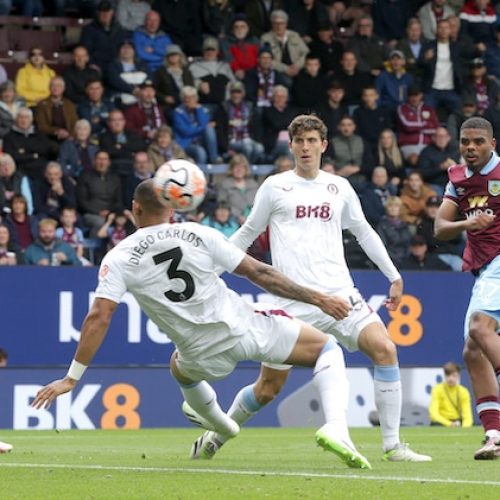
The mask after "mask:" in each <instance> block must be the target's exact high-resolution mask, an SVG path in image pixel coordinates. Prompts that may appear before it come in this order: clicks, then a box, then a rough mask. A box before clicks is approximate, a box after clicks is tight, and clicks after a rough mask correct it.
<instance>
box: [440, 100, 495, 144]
mask: <svg viewBox="0 0 500 500" xmlns="http://www.w3.org/2000/svg"><path fill="white" fill-rule="evenodd" d="M475 114H476V101H475V99H474V98H473V97H472V96H468V95H465V96H464V97H463V99H462V104H461V106H460V108H458V109H456V110H455V111H454V112H453V113H451V114H450V115H449V116H448V119H447V120H446V128H447V130H448V133H449V134H450V140H451V141H452V142H454V143H455V144H458V140H459V137H460V127H461V126H462V123H463V122H464V121H465V120H466V119H467V118H471V117H472V116H474V115H475ZM485 118H486V116H485ZM490 121H491V120H490Z"/></svg>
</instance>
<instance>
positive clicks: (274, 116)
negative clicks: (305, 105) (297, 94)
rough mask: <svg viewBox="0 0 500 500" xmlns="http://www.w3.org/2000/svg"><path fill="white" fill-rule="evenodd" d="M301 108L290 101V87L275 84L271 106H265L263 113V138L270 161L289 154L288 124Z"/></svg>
mask: <svg viewBox="0 0 500 500" xmlns="http://www.w3.org/2000/svg"><path fill="white" fill-rule="evenodd" d="M299 113H300V112H299V110H298V109H297V108H295V107H294V106H292V105H290V104H289V102H288V89H287V88H286V87H285V86H283V85H275V86H274V87H273V93H272V97H271V106H270V107H269V108H264V112H263V115H262V134H263V135H262V140H263V143H264V148H265V151H266V153H267V155H268V159H269V160H270V161H274V160H275V159H276V158H277V157H278V156H282V155H289V154H290V150H289V148H288V142H289V137H288V130H287V129H288V125H289V124H290V122H291V121H292V120H293V118H295V117H296V116H297V115H298V114H299Z"/></svg>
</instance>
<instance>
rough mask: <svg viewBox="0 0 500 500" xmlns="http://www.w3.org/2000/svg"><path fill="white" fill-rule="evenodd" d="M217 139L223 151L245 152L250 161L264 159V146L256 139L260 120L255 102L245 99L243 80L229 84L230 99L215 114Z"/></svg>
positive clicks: (254, 161)
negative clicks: (256, 112)
mask: <svg viewBox="0 0 500 500" xmlns="http://www.w3.org/2000/svg"><path fill="white" fill-rule="evenodd" d="M215 121H216V123H217V125H216V131H217V140H218V144H219V147H220V148H221V149H222V150H223V151H228V153H229V155H232V154H234V153H242V154H244V155H245V156H246V157H247V159H248V161H249V162H250V163H260V162H261V161H262V160H263V155H264V146H263V145H262V144H261V143H260V142H258V141H257V140H255V137H257V134H258V132H259V130H258V129H259V125H258V120H257V117H256V115H255V112H254V108H253V104H252V103H251V102H249V101H246V100H245V87H244V85H243V83H242V82H239V81H236V82H232V83H230V84H229V99H228V100H227V101H225V102H224V103H223V104H222V106H221V110H220V111H219V113H218V114H217V115H216V116H215Z"/></svg>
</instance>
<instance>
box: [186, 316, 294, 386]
mask: <svg viewBox="0 0 500 500" xmlns="http://www.w3.org/2000/svg"><path fill="white" fill-rule="evenodd" d="M301 326H302V325H301V322H300V321H297V320H295V319H293V318H292V317H291V316H288V315H287V314H286V313H285V312H284V311H283V310H281V309H280V308H279V307H278V306H276V307H274V308H273V309H269V310H260V309H259V311H256V312H255V315H254V317H253V320H252V323H251V324H250V325H248V331H247V332H246V333H245V335H242V336H240V337H239V342H238V343H237V344H236V345H235V346H233V347H231V348H230V349H228V350H226V351H223V352H221V353H217V354H213V355H211V356H209V357H206V358H201V357H199V356H198V357H197V358H196V359H186V358H184V357H183V355H182V352H178V356H177V366H178V368H179V371H180V372H181V373H182V375H184V376H185V377H187V378H190V379H191V380H193V381H198V380H218V379H222V378H224V377H226V376H227V375H229V374H230V373H231V372H232V371H233V370H234V368H235V366H236V364H237V363H238V362H239V361H245V360H253V361H261V362H263V361H268V362H270V363H283V362H284V361H286V360H287V359H288V357H289V356H290V354H291V352H292V350H293V348H294V347H295V344H296V343H297V339H298V336H299V333H300V328H301Z"/></svg>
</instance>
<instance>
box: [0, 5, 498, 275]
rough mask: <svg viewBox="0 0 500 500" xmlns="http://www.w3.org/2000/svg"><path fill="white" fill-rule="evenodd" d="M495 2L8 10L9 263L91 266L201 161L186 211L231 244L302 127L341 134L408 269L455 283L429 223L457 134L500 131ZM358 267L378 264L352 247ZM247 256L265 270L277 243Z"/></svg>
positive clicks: (2, 38) (2, 81)
mask: <svg viewBox="0 0 500 500" xmlns="http://www.w3.org/2000/svg"><path fill="white" fill-rule="evenodd" d="M499 14H500V2H497V1H490V0H466V1H460V0H448V1H446V0H430V1H418V0H414V1H412V0H405V1H399V0H353V1H333V0H323V1H321V0H183V1H182V2H180V1H176V0H156V1H152V2H149V1H142V0H118V1H107V0H104V1H99V2H98V1H94V0H82V1H75V0H73V1H72V0H52V1H43V0H30V1H22V2H21V1H18V0H0V141H1V144H2V145H1V153H0V265H21V264H28V265H95V264H98V263H99V261H100V259H101V258H102V256H103V255H104V254H105V252H106V251H107V250H109V249H110V248H112V247H113V246H114V245H116V244H117V243H118V242H119V241H121V240H122V239H123V238H124V237H125V236H126V235H127V234H129V233H130V232H131V231H133V216H132V214H131V212H130V207H131V200H132V195H133V191H134V189H135V187H136V186H137V184H138V183H139V182H140V181H141V180H143V179H146V178H148V177H150V176H152V175H154V172H155V171H156V169H157V168H158V167H159V166H160V165H161V164H162V163H164V162H165V161H168V160H170V159H173V158H188V159H191V160H192V161H194V162H196V163H197V164H199V165H200V166H201V167H202V168H203V169H204V171H205V172H206V173H207V176H208V179H209V186H208V193H207V197H206V199H205V202H204V203H203V204H202V205H201V206H200V207H199V209H198V210H197V212H196V213H190V214H187V215H183V216H182V219H181V218H180V215H177V216H176V217H179V220H185V219H188V220H194V221H197V222H199V223H201V224H207V225H210V226H212V227H215V228H216V229H218V230H220V231H222V232H223V233H224V234H226V235H228V236H229V235H231V234H232V233H233V232H234V231H236V230H237V229H238V227H239V226H240V225H241V224H242V223H243V222H244V220H245V218H246V216H247V215H248V213H249V211H250V209H251V207H252V203H253V198H254V196H255V193H256V191H257V189H258V187H259V185H260V183H261V182H262V181H263V180H264V179H265V177H266V176H267V175H272V174H273V173H276V172H282V171H285V170H289V169H293V158H292V157H291V156H290V153H289V150H288V134H287V126H288V124H289V123H290V121H291V120H292V119H293V118H294V117H295V116H296V115H298V114H300V113H316V114H317V115H318V116H320V117H321V118H322V119H323V120H324V121H325V123H326V125H327V126H328V130H329V146H328V149H327V151H326V154H325V156H324V159H323V167H322V168H324V169H325V170H327V171H329V172H331V173H333V174H336V175H340V176H343V177H346V178H347V179H348V180H349V181H350V182H351V183H352V185H353V187H354V188H355V189H356V191H357V193H358V194H359V197H360V200H361V204H362V207H363V209H364V211H365V214H366V216H367V219H368V220H369V222H370V223H371V224H372V225H373V227H374V228H376V230H377V231H378V233H379V234H380V236H381V238H382V239H383V241H384V243H385V244H386V246H387V248H388V250H389V253H390V255H391V257H392V258H393V259H394V262H395V263H396V264H397V265H398V266H399V267H400V268H401V269H414V270H426V269H433V270H460V268H461V258H460V255H461V251H462V249H463V244H464V242H463V240H462V239H460V238H458V239H457V240H456V241H451V242H437V241H436V240H435V239H434V237H433V220H434V218H435V215H436V212H437V209H438V207H439V205H440V203H441V200H442V196H443V193H444V189H445V185H446V182H447V169H448V167H449V166H450V165H453V164H454V163H457V162H460V153H459V149H458V136H459V129H460V125H461V123H462V122H463V121H464V120H465V119H466V118H468V117H470V116H473V115H480V116H483V117H485V118H487V119H488V120H490V121H491V123H492V125H493V128H494V130H495V132H496V133H498V131H500V23H499ZM344 243H345V247H346V256H347V260H348V264H349V265H350V266H351V267H353V268H368V269H370V268H371V267H372V264H371V263H370V262H369V261H368V260H367V258H366V256H365V255H364V254H363V252H362V251H361V249H360V247H359V246H358V245H357V242H356V241H355V240H354V239H353V237H352V236H351V235H350V234H349V233H346V234H345V235H344ZM252 253H253V254H254V255H255V256H256V257H258V258H261V259H268V258H269V257H268V246H267V236H266V234H263V235H262V236H261V238H260V239H259V241H258V242H257V243H256V244H254V247H253V248H252Z"/></svg>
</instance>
